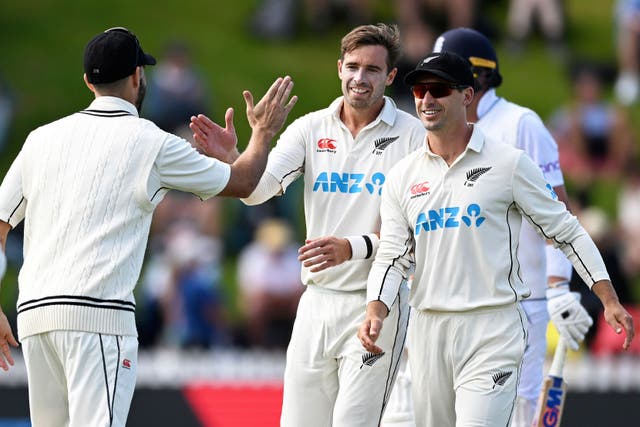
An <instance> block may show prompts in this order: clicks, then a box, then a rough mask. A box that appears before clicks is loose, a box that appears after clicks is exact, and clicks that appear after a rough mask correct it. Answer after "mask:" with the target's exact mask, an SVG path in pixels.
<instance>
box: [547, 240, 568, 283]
mask: <svg viewBox="0 0 640 427" xmlns="http://www.w3.org/2000/svg"><path fill="white" fill-rule="evenodd" d="M546 255H547V277H549V276H557V277H564V278H565V279H567V280H571V274H572V273H573V265H572V264H571V261H569V259H568V258H567V256H566V255H565V254H564V252H562V251H561V250H560V249H556V248H554V247H553V246H552V245H547V247H546Z"/></svg>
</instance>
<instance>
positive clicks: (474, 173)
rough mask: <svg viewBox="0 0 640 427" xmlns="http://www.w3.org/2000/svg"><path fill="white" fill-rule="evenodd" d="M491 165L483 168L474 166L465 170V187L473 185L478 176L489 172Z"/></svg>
mask: <svg viewBox="0 0 640 427" xmlns="http://www.w3.org/2000/svg"><path fill="white" fill-rule="evenodd" d="M490 169H491V166H488V167H484V168H475V169H471V170H469V171H467V180H466V181H465V182H464V185H465V187H473V185H474V184H475V183H476V181H477V180H478V178H480V177H481V176H482V175H484V174H485V173H487V172H489V170H490Z"/></svg>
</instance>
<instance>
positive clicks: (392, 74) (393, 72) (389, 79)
mask: <svg viewBox="0 0 640 427" xmlns="http://www.w3.org/2000/svg"><path fill="white" fill-rule="evenodd" d="M397 74H398V68H397V67H393V69H392V70H391V71H389V74H387V81H386V82H385V85H386V86H391V83H393V80H394V79H395V78H396V75H397Z"/></svg>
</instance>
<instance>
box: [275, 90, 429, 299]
mask: <svg viewBox="0 0 640 427" xmlns="http://www.w3.org/2000/svg"><path fill="white" fill-rule="evenodd" d="M342 102H343V99H342V97H339V98H338V99H336V100H335V101H333V102H332V103H331V105H329V107H328V108H325V109H323V110H319V111H315V112H312V113H309V114H307V115H305V116H303V117H300V118H298V119H297V120H295V121H294V122H293V123H292V124H291V125H289V126H288V127H287V129H286V130H285V131H284V132H283V133H282V135H281V136H280V138H279V140H278V143H277V144H276V146H275V147H274V148H273V149H272V150H271V153H270V154H269V161H268V163H267V168H266V172H267V173H269V174H271V175H273V176H274V177H275V178H276V179H277V180H278V181H279V182H280V183H281V186H282V189H283V190H285V189H286V188H287V186H288V185H289V184H291V183H292V182H293V181H294V180H295V179H297V178H298V177H300V176H301V175H304V208H305V209H304V210H305V220H306V225H307V238H310V239H312V238H318V237H322V236H329V235H331V236H339V237H344V236H352V235H362V234H367V233H372V232H377V231H378V230H379V229H380V196H381V194H382V188H383V186H384V185H385V182H386V179H387V173H388V171H389V169H391V167H392V166H394V165H395V164H396V163H397V162H398V161H399V160H400V159H402V158H403V157H405V156H406V155H407V154H409V153H411V152H412V151H414V150H416V149H418V148H419V147H421V146H422V145H423V144H424V136H425V133H426V131H425V129H424V126H423V125H422V123H421V122H420V121H419V120H418V119H416V118H415V117H413V116H411V115H410V114H408V113H405V112H403V111H400V110H398V109H397V107H396V105H395V103H394V102H393V101H392V100H391V99H390V98H388V97H385V104H384V107H383V109H382V111H381V112H380V114H379V115H378V117H377V118H376V119H375V120H374V121H373V122H371V123H370V124H369V125H367V126H366V127H365V128H364V129H362V130H361V131H360V132H359V133H358V135H357V137H356V138H355V139H354V138H353V136H352V135H351V132H350V131H349V129H348V128H347V126H346V125H345V124H344V123H343V122H342V121H341V120H340V111H341V108H342ZM372 260H373V259H372V258H371V259H364V260H352V261H347V262H345V263H342V264H341V265H338V266H335V267H332V268H329V269H326V270H324V271H321V272H318V273H312V272H310V271H309V269H307V268H305V267H302V273H301V276H302V282H303V283H304V284H305V285H317V286H321V287H325V288H329V289H333V290H343V291H353V290H364V289H365V288H366V283H367V274H368V272H369V268H370V267H371V262H372Z"/></svg>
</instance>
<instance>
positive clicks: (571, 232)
mask: <svg viewBox="0 0 640 427" xmlns="http://www.w3.org/2000/svg"><path fill="white" fill-rule="evenodd" d="M405 82H406V83H407V84H409V85H411V86H412V87H413V88H415V87H416V86H419V85H424V86H425V87H424V91H423V90H421V89H419V92H418V94H420V93H421V92H424V96H423V97H422V98H417V97H416V98H415V105H416V113H417V115H418V117H419V118H420V120H421V121H422V123H423V125H424V126H425V128H426V129H427V130H428V133H427V140H426V144H425V146H424V147H423V148H422V149H420V150H418V151H416V152H414V153H412V154H410V155H409V156H407V157H405V158H404V159H402V160H401V161H400V162H398V163H397V164H396V165H395V166H394V167H393V168H392V169H391V171H390V172H389V174H388V176H387V181H386V183H385V188H384V192H383V193H382V201H381V206H380V217H381V221H382V224H381V228H380V246H379V248H378V252H377V254H376V258H375V261H374V263H373V266H372V268H371V271H370V273H369V278H368V283H367V301H368V304H367V312H366V318H365V321H364V322H363V323H362V324H361V326H360V328H359V331H358V337H359V339H360V341H361V343H362V345H363V346H364V348H365V349H366V350H367V351H370V352H371V353H373V354H378V353H379V352H380V351H381V348H380V347H378V345H377V344H376V341H377V339H378V336H379V334H380V331H381V330H383V323H385V319H386V318H387V313H388V311H389V308H388V307H391V304H392V303H393V301H394V298H395V295H396V293H397V289H398V286H400V284H401V283H402V282H403V280H405V279H406V276H407V274H408V272H409V271H410V269H411V267H412V266H413V267H415V273H414V278H413V285H412V287H411V293H410V296H409V304H410V305H411V307H412V314H411V317H410V321H409V328H408V334H407V343H408V355H409V366H410V370H411V376H412V397H413V402H414V404H413V408H414V413H415V425H416V426H417V427H427V426H438V427H454V426H458V427H470V426H479V425H481V426H485V427H503V426H507V425H509V424H510V421H511V415H512V412H513V409H514V404H515V401H516V388H517V384H518V380H519V377H520V372H521V361H522V357H523V355H524V351H525V347H526V344H527V318H526V314H525V312H524V310H523V308H522V306H521V304H520V301H521V300H523V299H524V298H527V297H528V296H529V295H530V294H531V291H530V289H529V288H528V287H527V286H526V285H525V284H524V283H523V281H522V278H521V276H520V275H519V271H520V265H519V261H518V258H517V256H516V251H517V247H518V238H519V233H520V229H521V225H522V223H523V222H525V221H526V222H529V223H530V224H531V225H535V227H536V229H537V230H539V231H540V234H541V235H544V236H546V237H547V238H549V239H550V240H552V241H553V242H554V244H556V245H557V246H558V247H560V248H561V249H562V250H563V252H564V253H565V254H567V256H568V257H569V259H571V261H572V263H573V266H574V267H575V269H576V271H577V272H578V273H579V274H580V276H581V277H582V279H583V280H584V281H585V283H587V284H588V286H589V287H590V288H591V289H592V290H593V291H594V293H595V294H596V295H597V296H598V297H599V298H600V300H601V301H602V303H603V305H604V307H605V317H606V318H607V320H608V321H609V323H610V325H611V326H612V327H613V328H614V329H615V330H616V331H617V332H619V333H620V332H621V331H622V330H623V329H624V330H625V333H626V339H625V342H624V347H625V348H628V347H629V346H630V344H631V340H632V339H633V336H634V329H633V322H632V319H631V316H630V315H629V313H628V312H627V311H626V310H625V309H624V308H623V307H622V305H621V304H620V303H619V301H618V298H617V295H616V292H615V290H614V288H613V286H612V284H611V282H610V280H609V275H608V273H607V271H606V267H605V265H604V261H603V260H602V257H601V256H600V254H599V252H598V249H597V247H596V246H595V244H594V243H593V240H592V239H591V238H590V237H589V235H588V234H587V232H586V231H585V230H584V228H582V226H581V225H580V223H579V222H578V220H577V219H576V217H575V216H573V215H571V214H570V213H569V212H568V211H567V209H566V206H565V205H564V204H563V203H562V202H560V201H559V200H558V198H557V195H556V194H555V192H554V191H553V189H552V187H551V186H550V185H549V184H548V183H547V182H546V181H545V179H544V176H543V174H542V172H541V171H540V169H539V167H538V166H537V165H536V164H535V163H534V162H533V161H532V159H531V158H530V157H529V156H527V155H526V154H525V153H524V152H523V151H522V150H518V149H515V148H514V147H511V146H509V145H507V144H503V143H501V142H499V141H496V140H493V139H492V138H491V137H490V136H489V135H487V134H485V133H484V132H483V131H482V129H481V128H480V126H478V125H475V124H473V123H469V122H468V120H467V109H468V107H469V105H471V103H472V102H473V99H474V89H473V86H474V77H473V74H472V71H471V67H470V65H469V62H468V61H467V60H466V59H464V58H462V57H460V56H458V55H457V54H455V53H451V52H437V53H432V54H430V55H429V56H427V57H426V58H425V59H424V60H423V61H422V62H421V63H420V64H419V65H418V66H417V68H416V69H415V70H414V71H412V72H411V73H409V74H408V75H407V76H406V77H405ZM433 83H448V84H449V86H448V87H447V86H444V85H442V84H438V85H433ZM451 85H459V86H462V87H461V88H459V89H453V88H451ZM430 88H431V89H433V91H434V92H436V95H442V96H441V97H439V98H437V97H436V96H434V95H432V94H431V93H430ZM450 89H451V90H450ZM449 90H450V93H449V94H448V95H446V93H447V92H448V91H449ZM390 326H391V325H390ZM385 327H386V323H385Z"/></svg>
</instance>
